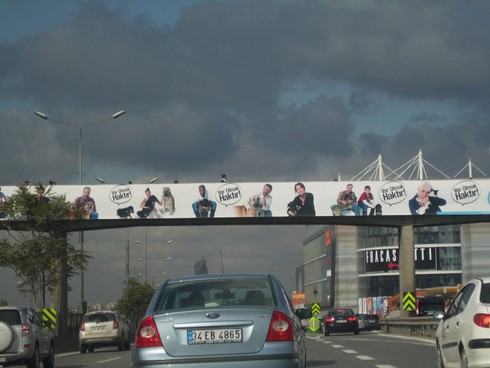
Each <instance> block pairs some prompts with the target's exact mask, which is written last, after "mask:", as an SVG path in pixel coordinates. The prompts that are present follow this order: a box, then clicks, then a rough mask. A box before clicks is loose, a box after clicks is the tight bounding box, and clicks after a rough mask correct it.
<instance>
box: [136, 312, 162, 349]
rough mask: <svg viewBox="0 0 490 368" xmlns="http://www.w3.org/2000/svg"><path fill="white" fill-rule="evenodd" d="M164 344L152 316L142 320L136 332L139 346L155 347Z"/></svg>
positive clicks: (137, 345)
mask: <svg viewBox="0 0 490 368" xmlns="http://www.w3.org/2000/svg"><path fill="white" fill-rule="evenodd" d="M160 346H163V344H162V340H161V339H160V334H159V333H158V329H157V325H156V324H155V320H154V319H153V317H152V316H150V317H148V318H145V319H144V320H143V321H141V323H140V325H139V326H138V331H137V332H136V347H137V348H155V347H160Z"/></svg>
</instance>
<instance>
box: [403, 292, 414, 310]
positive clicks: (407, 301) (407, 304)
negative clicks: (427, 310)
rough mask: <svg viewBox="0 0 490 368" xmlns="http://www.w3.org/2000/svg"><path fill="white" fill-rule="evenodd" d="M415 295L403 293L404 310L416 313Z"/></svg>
mask: <svg viewBox="0 0 490 368" xmlns="http://www.w3.org/2000/svg"><path fill="white" fill-rule="evenodd" d="M415 300H416V299H415V293H411V292H407V293H403V310H406V311H414V310H415Z"/></svg>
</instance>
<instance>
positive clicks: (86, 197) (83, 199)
mask: <svg viewBox="0 0 490 368" xmlns="http://www.w3.org/2000/svg"><path fill="white" fill-rule="evenodd" d="M90 193H91V189H90V187H85V188H83V193H82V195H81V196H80V197H77V198H76V199H75V201H74V202H73V208H84V209H85V210H86V211H87V218H89V219H91V220H96V219H98V218H99V214H98V212H97V207H96V205H95V200H94V199H93V198H92V197H90Z"/></svg>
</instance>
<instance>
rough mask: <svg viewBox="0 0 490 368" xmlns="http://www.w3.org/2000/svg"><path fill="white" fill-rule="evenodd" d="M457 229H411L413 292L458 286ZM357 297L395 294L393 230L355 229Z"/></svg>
mask: <svg viewBox="0 0 490 368" xmlns="http://www.w3.org/2000/svg"><path fill="white" fill-rule="evenodd" d="M459 229H460V226H459V225H447V226H427V227H420V228H414V242H415V253H414V258H415V273H416V275H415V283H416V288H417V289H426V288H432V287H439V286H456V285H458V284H460V283H461V282H462V270H461V244H460V230H459ZM358 234H359V248H358V274H359V294H360V295H359V297H374V296H391V295H395V294H397V293H398V292H399V281H398V271H399V249H398V231H397V229H396V228H370V227H368V228H364V229H359V232H358Z"/></svg>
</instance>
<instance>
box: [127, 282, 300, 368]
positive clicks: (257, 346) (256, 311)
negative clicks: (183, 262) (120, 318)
mask: <svg viewBox="0 0 490 368" xmlns="http://www.w3.org/2000/svg"><path fill="white" fill-rule="evenodd" d="M300 312H305V310H300V311H299V312H298V313H300ZM305 316H306V314H305ZM148 366H152V367H157V366H161V367H169V366H172V367H185V368H204V367H212V368H232V367H242V368H243V367H253V368H256V367H261V368H272V367H275V368H281V367H284V368H285V367H295V368H304V367H305V366H306V349H305V335H304V331H303V329H302V326H301V321H300V318H299V317H298V315H296V313H295V312H294V309H293V306H292V304H291V302H290V300H289V298H288V296H287V293H286V291H285V290H284V289H283V287H282V285H281V283H280V281H279V280H278V279H277V278H276V277H274V276H273V275H269V274H263V275H262V274H256V275H252V274H219V275H195V276H189V277H183V278H176V279H171V280H167V281H166V282H165V283H164V284H163V285H161V286H160V287H159V288H158V289H157V290H156V292H155V294H154V296H153V298H152V300H151V302H150V305H149V307H148V311H147V314H146V315H145V317H144V318H143V320H142V321H141V322H140V324H139V327H138V330H137V332H136V343H135V348H134V349H133V353H132V367H148Z"/></svg>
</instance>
